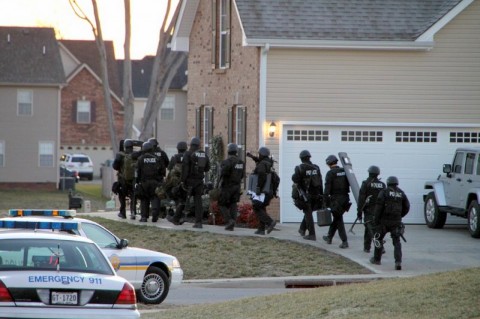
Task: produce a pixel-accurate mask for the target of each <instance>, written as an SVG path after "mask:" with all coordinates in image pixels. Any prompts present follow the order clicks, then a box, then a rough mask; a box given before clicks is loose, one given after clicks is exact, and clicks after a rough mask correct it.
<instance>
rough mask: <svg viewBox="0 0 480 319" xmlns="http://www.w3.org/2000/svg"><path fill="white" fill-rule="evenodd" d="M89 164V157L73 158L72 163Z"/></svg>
mask: <svg viewBox="0 0 480 319" xmlns="http://www.w3.org/2000/svg"><path fill="white" fill-rule="evenodd" d="M88 162H90V159H89V158H88V157H83V156H73V157H72V163H88Z"/></svg>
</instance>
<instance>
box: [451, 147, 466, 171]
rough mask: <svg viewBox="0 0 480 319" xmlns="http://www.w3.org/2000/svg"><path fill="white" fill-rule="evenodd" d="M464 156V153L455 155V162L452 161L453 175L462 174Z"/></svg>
mask: <svg viewBox="0 0 480 319" xmlns="http://www.w3.org/2000/svg"><path fill="white" fill-rule="evenodd" d="M464 155H465V154H464V153H460V152H458V153H457V155H455V160H454V161H453V172H454V173H462V167H463V157H464Z"/></svg>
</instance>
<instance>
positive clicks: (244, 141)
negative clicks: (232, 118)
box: [237, 107, 247, 145]
mask: <svg viewBox="0 0 480 319" xmlns="http://www.w3.org/2000/svg"><path fill="white" fill-rule="evenodd" d="M237 112H240V114H239V116H240V117H241V120H242V127H239V128H238V129H240V130H241V132H242V140H241V141H237V142H238V143H239V144H241V145H246V144H247V108H246V107H240V108H238V109H237Z"/></svg>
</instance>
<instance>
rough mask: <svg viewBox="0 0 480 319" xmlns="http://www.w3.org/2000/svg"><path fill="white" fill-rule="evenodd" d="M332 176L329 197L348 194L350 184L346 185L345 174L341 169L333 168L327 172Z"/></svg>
mask: <svg viewBox="0 0 480 319" xmlns="http://www.w3.org/2000/svg"><path fill="white" fill-rule="evenodd" d="M329 173H330V174H333V176H334V178H333V183H332V188H331V190H330V191H331V194H330V195H346V194H348V193H349V191H350V190H349V187H350V184H349V183H348V179H347V174H346V173H345V170H344V169H343V168H341V167H334V168H332V169H331V171H330V172H329Z"/></svg>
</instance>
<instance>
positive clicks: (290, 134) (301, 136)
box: [287, 130, 328, 142]
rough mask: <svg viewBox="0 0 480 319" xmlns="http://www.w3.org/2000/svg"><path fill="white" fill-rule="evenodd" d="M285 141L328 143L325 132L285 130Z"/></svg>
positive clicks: (326, 132)
mask: <svg viewBox="0 0 480 319" xmlns="http://www.w3.org/2000/svg"><path fill="white" fill-rule="evenodd" d="M287 141H308V142H319V141H323V142H328V131H327V130H287Z"/></svg>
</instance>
